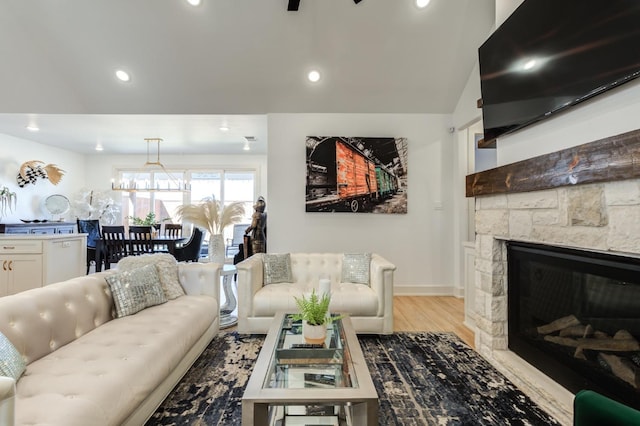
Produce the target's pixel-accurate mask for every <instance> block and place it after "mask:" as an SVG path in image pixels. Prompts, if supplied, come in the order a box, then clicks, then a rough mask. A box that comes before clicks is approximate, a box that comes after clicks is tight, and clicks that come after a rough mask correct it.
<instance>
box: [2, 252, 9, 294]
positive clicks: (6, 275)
mask: <svg viewBox="0 0 640 426" xmlns="http://www.w3.org/2000/svg"><path fill="white" fill-rule="evenodd" d="M8 295H9V273H8V269H7V260H6V259H2V258H1V257H0V297H2V296H8Z"/></svg>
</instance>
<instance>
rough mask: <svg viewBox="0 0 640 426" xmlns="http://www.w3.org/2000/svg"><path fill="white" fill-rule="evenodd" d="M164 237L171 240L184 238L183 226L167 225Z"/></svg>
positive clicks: (176, 224) (177, 224)
mask: <svg viewBox="0 0 640 426" xmlns="http://www.w3.org/2000/svg"><path fill="white" fill-rule="evenodd" d="M164 236H165V237H171V238H180V237H182V225H181V224H179V223H167V224H165V225H164Z"/></svg>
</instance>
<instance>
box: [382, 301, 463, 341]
mask: <svg viewBox="0 0 640 426" xmlns="http://www.w3.org/2000/svg"><path fill="white" fill-rule="evenodd" d="M463 321H464V299H459V298H457V297H453V296H394V297H393V330H394V331H448V332H453V333H455V334H457V335H458V337H460V339H462V341H464V342H465V343H466V344H467V345H469V346H471V347H472V348H475V346H474V333H473V331H471V330H470V329H469V328H467V327H466V326H465V325H464V324H463Z"/></svg>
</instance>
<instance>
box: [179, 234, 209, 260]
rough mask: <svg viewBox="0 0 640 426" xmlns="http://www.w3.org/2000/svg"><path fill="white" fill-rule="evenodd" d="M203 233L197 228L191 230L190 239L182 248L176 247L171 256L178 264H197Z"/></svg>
mask: <svg viewBox="0 0 640 426" xmlns="http://www.w3.org/2000/svg"><path fill="white" fill-rule="evenodd" d="M203 238H204V233H203V232H202V231H201V230H200V229H199V228H193V232H192V233H191V237H190V238H189V241H187V242H186V243H185V244H184V245H183V246H180V247H176V249H175V251H174V252H173V256H174V257H175V258H176V260H177V261H178V262H197V261H198V259H199V258H200V246H201V245H202V239H203Z"/></svg>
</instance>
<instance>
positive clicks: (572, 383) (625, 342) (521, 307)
mask: <svg viewBox="0 0 640 426" xmlns="http://www.w3.org/2000/svg"><path fill="white" fill-rule="evenodd" d="M507 256H508V309H509V317H508V321H509V349H511V350H512V351H514V352H515V353H517V354H518V355H519V356H521V357H522V358H524V359H525V360H527V361H528V362H529V363H531V364H532V365H534V366H535V367H537V368H538V369H540V370H541V371H543V372H544V373H545V374H547V375H549V376H550V377H552V378H553V379H555V380H556V381H557V382H558V383H560V384H562V385H563V386H564V387H566V388H567V389H569V390H570V391H572V392H577V391H579V390H581V389H592V390H596V391H598V392H600V393H603V394H605V395H608V396H610V397H612V398H614V399H617V400H619V401H621V402H623V403H626V404H628V405H632V406H635V407H636V408H640V343H639V340H640V259H638V258H634V257H624V256H616V255H612V254H609V253H599V252H591V251H581V250H575V249H568V248H561V247H555V246H546V245H540V244H529V243H520V242H507Z"/></svg>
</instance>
